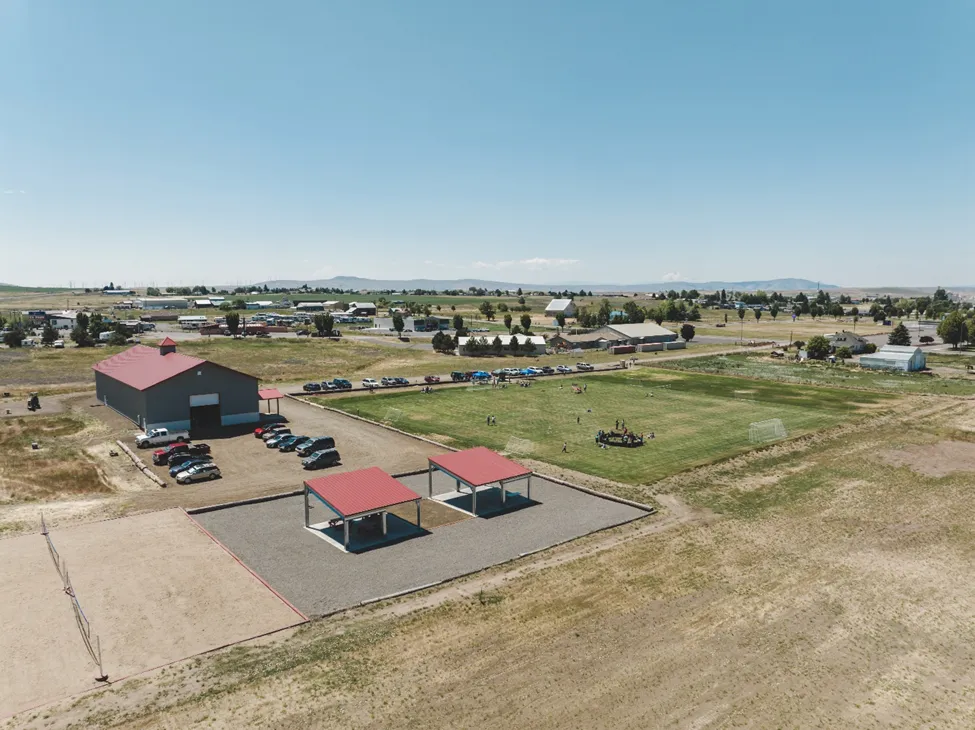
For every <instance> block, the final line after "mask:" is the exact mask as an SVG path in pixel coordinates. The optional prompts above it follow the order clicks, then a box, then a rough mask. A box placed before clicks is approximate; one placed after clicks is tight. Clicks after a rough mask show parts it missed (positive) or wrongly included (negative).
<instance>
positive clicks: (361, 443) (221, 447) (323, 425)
mask: <svg viewBox="0 0 975 730" xmlns="http://www.w3.org/2000/svg"><path fill="white" fill-rule="evenodd" d="M106 410H107V409H106ZM281 415H282V416H283V417H285V418H286V419H287V422H288V425H289V427H290V428H291V431H292V432H293V433H296V434H302V435H305V436H313V435H314V436H332V437H333V438H334V439H335V444H336V448H337V449H338V451H339V453H340V454H341V455H342V463H341V464H340V465H338V466H333V467H330V468H328V469H322V470H318V471H305V470H304V469H302V468H301V459H300V458H299V457H298V455H297V454H295V453H293V452H292V453H281V452H279V451H278V450H277V449H269V448H267V447H266V446H265V444H264V442H262V441H261V440H260V439H256V438H254V435H253V433H252V432H251V431H248V433H245V434H243V435H241V436H232V437H228V438H217V439H205V442H206V443H208V444H209V445H210V447H211V449H212V451H211V455H212V456H213V460H214V462H216V464H217V466H219V467H220V471H221V474H222V475H223V478H222V479H218V480H216V481H213V482H199V483H196V484H186V485H177V484H176V480H175V479H173V478H172V477H170V476H169V472H168V470H167V469H166V468H164V467H161V466H159V467H153V469H154V470H155V472H156V473H157V474H159V476H160V477H162V478H163V479H164V480H165V481H166V483H167V484H168V485H170V486H169V488H167V489H159V490H152V491H148V492H144V493H140V494H139V495H138V496H137V497H136V499H135V501H136V502H137V504H136V507H137V508H138V509H140V510H142V509H164V508H166V507H173V506H181V507H185V508H188V509H190V508H193V507H202V506H205V505H212V504H220V503H222V502H231V501H234V500H238V499H249V498H251V497H261V496H266V495H268V494H275V493H278V492H286V491H289V490H293V489H300V488H301V484H302V482H303V481H304V480H305V479H308V478H309V477H314V476H322V475H325V474H334V473H336V472H342V471H351V470H353V469H363V468H365V467H369V466H378V467H380V468H382V469H385V470H386V471H388V472H390V473H392V474H396V473H402V472H406V471H412V470H415V469H423V468H425V467H426V465H427V457H428V456H431V455H434V454H440V453H443V449H438V448H436V447H434V446H431V445H429V444H426V443H424V442H422V441H417V440H416V439H412V438H409V437H408V436H403V435H402V434H398V433H395V432H393V431H388V430H386V429H384V428H380V427H379V426H374V425H372V424H370V423H365V422H363V421H358V420H356V419H354V418H349V417H348V416H343V415H340V414H337V413H331V412H329V411H323V410H322V409H320V408H315V407H314V406H310V405H307V404H305V403H301V402H299V401H294V400H291V399H290V398H285V399H282V401H281ZM133 433H134V430H133ZM140 453H141V455H142V456H144V457H145V460H146V461H147V462H151V460H152V449H147V450H146V451H145V452H140Z"/></svg>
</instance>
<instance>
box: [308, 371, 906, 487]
mask: <svg viewBox="0 0 975 730" xmlns="http://www.w3.org/2000/svg"><path fill="white" fill-rule="evenodd" d="M579 382H580V383H583V382H584V383H586V384H587V390H586V392H584V393H581V394H576V393H574V392H573V389H572V388H571V384H572V380H571V379H562V380H539V381H536V382H535V383H533V384H532V386H531V387H530V388H520V387H517V386H515V385H509V386H508V387H507V388H505V389H503V390H502V389H494V388H492V387H490V386H478V387H466V388H453V389H447V390H441V391H437V392H434V393H432V394H423V393H405V392H404V393H390V394H376V395H372V396H369V397H364V398H362V397H356V398H330V399H329V400H328V405H330V406H332V407H335V408H339V409H345V410H348V411H350V412H353V413H359V414H360V415H362V416H364V417H366V418H370V419H373V420H377V421H385V422H388V423H391V424H392V425H394V426H396V427H397V428H401V429H403V430H406V431H410V432H413V433H417V434H422V435H424V436H429V437H430V438H433V439H436V440H439V441H442V442H443V443H446V444H449V445H451V446H457V447H468V446H475V445H485V446H488V447H490V448H492V449H496V450H498V451H503V450H505V449H506V447H507V446H508V444H509V439H510V438H512V437H515V438H518V439H524V440H528V441H530V442H531V443H532V444H533V445H534V449H533V450H532V451H531V452H530V453H522V454H520V455H523V456H530V457H531V458H535V459H539V460H541V461H545V462H548V463H551V464H556V465H559V466H562V467H565V468H569V469H573V470H576V471H581V472H585V473H587V474H593V475H597V476H601V477H606V478H609V479H613V480H616V481H619V482H624V483H626V484H647V483H650V482H653V481H656V480H658V479H662V478H663V477H666V476H669V475H671V474H674V473H677V472H680V471H683V470H685V469H689V468H691V467H695V466H700V465H703V464H708V463H711V462H713V461H715V460H718V459H722V458H726V457H729V456H732V455H735V454H739V453H742V452H745V451H748V450H749V449H751V448H753V447H754V444H752V443H751V442H750V440H749V424H750V423H752V422H755V421H764V420H767V419H772V418H780V419H782V421H783V423H784V424H785V427H786V428H787V429H788V432H789V434H790V435H797V434H801V433H807V432H810V431H814V430H817V429H821V428H825V427H829V426H835V425H837V424H840V423H843V422H844V421H847V420H848V419H850V418H855V417H856V416H858V415H859V414H862V413H864V412H869V411H872V410H874V409H876V408H877V407H886V406H890V405H892V404H893V402H894V399H893V398H892V397H890V396H886V395H882V394H874V393H869V394H868V393H864V394H862V395H859V394H858V395H857V396H856V397H855V398H851V397H850V393H849V392H848V391H842V390H833V389H826V388H802V387H795V386H792V385H781V384H779V383H758V382H749V381H738V380H733V379H731V378H719V377H712V376H708V375H692V374H679V373H669V372H667V373H665V372H660V371H653V370H645V369H641V370H635V371H634V370H631V371H626V372H622V371H621V372H620V373H618V374H611V375H601V376H599V377H598V378H580V379H579ZM321 402H324V399H322V401H321ZM489 415H492V416H494V417H495V418H496V419H497V425H494V426H488V425H486V418H487V416H489ZM577 419H578V422H577ZM616 419H621V420H622V421H625V423H626V427H627V428H629V429H630V430H632V431H634V432H636V433H646V434H649V433H650V432H651V431H652V432H654V434H655V438H654V439H653V440H648V441H647V443H646V445H645V446H643V447H641V448H618V447H616V448H614V447H611V448H608V449H600V448H598V447H597V446H596V444H595V434H596V431H598V430H599V429H603V430H607V431H608V430H611V429H613V428H614V426H615V423H616ZM563 442H566V443H567V453H561V450H562V444H563Z"/></svg>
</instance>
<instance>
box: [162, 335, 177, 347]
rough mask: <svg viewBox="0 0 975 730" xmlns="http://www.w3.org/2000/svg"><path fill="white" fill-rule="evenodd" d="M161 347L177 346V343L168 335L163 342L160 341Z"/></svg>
mask: <svg viewBox="0 0 975 730" xmlns="http://www.w3.org/2000/svg"><path fill="white" fill-rule="evenodd" d="M159 346H160V347H176V343H175V342H174V341H173V339H172V338H171V337H167V338H166V339H164V340H163V341H162V342H160V343H159Z"/></svg>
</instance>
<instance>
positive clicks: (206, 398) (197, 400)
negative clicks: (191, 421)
mask: <svg viewBox="0 0 975 730" xmlns="http://www.w3.org/2000/svg"><path fill="white" fill-rule="evenodd" d="M219 404H220V394H219V393H208V394H207V395H191V396H190V408H196V407H197V406H215V405H219Z"/></svg>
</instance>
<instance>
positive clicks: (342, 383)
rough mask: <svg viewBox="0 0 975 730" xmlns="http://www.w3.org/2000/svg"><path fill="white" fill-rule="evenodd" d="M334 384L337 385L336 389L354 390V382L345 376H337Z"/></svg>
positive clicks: (333, 381)
mask: <svg viewBox="0 0 975 730" xmlns="http://www.w3.org/2000/svg"><path fill="white" fill-rule="evenodd" d="M332 385H334V386H335V389H336V390H352V383H350V382H349V381H348V380H346V379H345V378H335V379H333V380H332Z"/></svg>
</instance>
